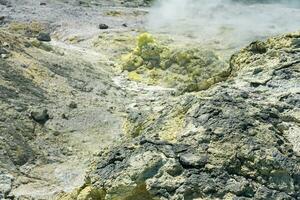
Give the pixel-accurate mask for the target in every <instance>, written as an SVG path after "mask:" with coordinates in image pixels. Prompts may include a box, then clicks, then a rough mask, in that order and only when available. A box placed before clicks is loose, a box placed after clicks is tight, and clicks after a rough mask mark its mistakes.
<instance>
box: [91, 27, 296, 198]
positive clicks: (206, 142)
mask: <svg viewBox="0 0 300 200" xmlns="http://www.w3.org/2000/svg"><path fill="white" fill-rule="evenodd" d="M299 39H300V32H297V33H293V34H288V35H284V36H280V37H276V38H271V39H269V40H267V41H258V42H255V43H252V44H250V45H249V46H248V47H246V48H245V49H243V50H241V51H240V52H239V53H237V54H235V55H233V57H232V59H231V62H230V63H231V66H232V67H233V68H236V69H239V70H238V71H237V72H236V74H235V76H234V77H232V78H231V79H230V80H227V81H225V82H223V83H221V84H218V85H217V86H215V87H213V88H210V89H208V90H206V91H204V92H200V93H196V94H185V95H183V96H181V97H180V98H178V99H177V101H176V102H175V104H174V102H170V104H169V106H166V107H165V109H164V110H163V111H161V112H160V114H159V117H158V118H157V119H156V120H154V121H153V122H152V123H150V124H148V125H147V127H143V128H144V129H146V130H147V131H146V132H145V133H144V134H141V135H140V136H137V137H135V138H134V139H132V140H127V141H124V143H123V144H118V145H114V146H113V147H112V148H110V149H109V150H106V151H102V152H100V153H99V154H98V155H97V156H96V158H95V161H94V163H93V164H92V168H91V171H90V173H88V176H87V177H86V180H87V183H88V185H89V186H88V188H90V187H92V188H95V189H96V190H101V191H105V192H104V193H102V194H101V195H100V196H98V197H97V198H96V199H111V200H113V199H119V200H121V199H142V196H141V194H143V197H144V198H143V199H149V200H150V199H152V200H154V199H176V200H177V199H185V200H186V199H298V198H300V193H299V191H300V167H299V166H300V151H299V150H300V149H299V142H300V141H299V138H300V137H299V133H300V132H299V117H300V115H299V113H300V112H299V111H300V110H299V109H300V107H299V94H300V90H299V88H300V87H299V86H300V85H299V83H300V72H299V69H300V61H299V55H300V51H299V46H298V45H297V44H298V43H297V41H298V40H299ZM274 41H276V43H274ZM274 44H276V45H274ZM176 104H179V105H180V106H182V107H184V114H183V119H182V120H183V121H184V125H183V128H182V130H181V131H180V132H179V133H177V135H176V136H175V137H176V139H174V140H171V141H168V140H165V139H162V138H161V136H160V135H158V134H157V133H158V132H159V130H160V129H161V128H162V127H164V125H166V124H167V123H166V122H165V121H164V120H169V119H168V114H169V113H170V112H172V109H171V108H170V107H172V106H175V105H176ZM173 112H174V111H173ZM167 113H168V114H167ZM149 130H150V131H149ZM151 130H152V131H151ZM297 130H298V131H297Z"/></svg>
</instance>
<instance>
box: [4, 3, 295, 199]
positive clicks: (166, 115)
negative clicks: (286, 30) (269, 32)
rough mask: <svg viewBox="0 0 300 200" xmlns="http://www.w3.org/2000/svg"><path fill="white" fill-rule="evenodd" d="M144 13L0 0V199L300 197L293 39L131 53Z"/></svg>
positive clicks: (131, 7) (176, 43)
mask: <svg viewBox="0 0 300 200" xmlns="http://www.w3.org/2000/svg"><path fill="white" fill-rule="evenodd" d="M149 4H151V2H150V1H142V0H141V1H129V0H128V1H127V0H125V1H117V0H116V1H104V0H101V1H100V0H99V1H88V0H86V1H79V0H78V1H60V0H44V1H32V0H25V1H24V0H23V1H21V0H10V1H9V0H0V11H1V12H0V111H1V115H0V199H114V200H121V199H124V200H125V199H128V200H129V199H130V200H134V199H136V200H147V199H149V200H150V199H153V200H154V199H174V200H175V199H176V200H177V199H178V200H179V199H186V200H188V199H300V192H299V191H300V168H299V166H300V146H299V144H300V127H299V126H300V125H299V123H300V104H299V99H300V90H299V88H300V85H299V84H300V71H299V69H300V60H299V58H300V50H299V49H300V33H299V32H296V33H293V34H287V35H283V36H278V37H274V38H270V39H268V40H265V41H259V42H253V43H251V44H250V45H249V46H248V47H246V48H245V49H243V50H240V51H239V52H238V53H235V54H234V55H232V56H230V55H231V54H232V52H233V51H235V50H236V49H235V48H233V49H228V48H224V50H220V49H213V48H212V47H211V46H201V48H200V47H199V44H200V42H199V43H198V42H196V41H193V40H192V39H191V38H189V37H185V36H183V37H181V36H178V35H176V36H174V37H173V36H172V35H169V34H166V33H159V34H158V33H157V34H154V36H149V37H150V38H152V37H153V38H154V39H153V41H152V39H150V40H151V41H150V40H147V39H146V42H142V43H139V41H140V40H138V41H137V45H136V38H137V36H138V35H140V34H141V33H143V32H145V19H146V17H145V16H146V15H147V13H148V8H147V7H144V6H148V5H149ZM139 6H142V7H139ZM148 39H149V38H148ZM149 41H150V42H149ZM191 44H192V45H193V46H192V48H186V47H189V46H191ZM124 55H125V56H127V57H128V55H129V56H131V57H130V58H132V57H133V56H134V59H133V60H129V61H130V62H128V59H127V61H125V62H124V60H123V59H122V57H123V56H124ZM229 57H231V58H230V60H229ZM158 58H159V59H158ZM137 61H138V62H137ZM128 63H129V64H130V63H133V65H134V66H136V67H135V68H134V69H133V70H128V68H126V67H128ZM137 63H138V64H137ZM153 63H154V64H153ZM155 63H158V64H157V66H159V68H158V69H157V68H155V66H156V65H155ZM154 65H155V66H154ZM165 66H168V67H165ZM197 66H201V67H199V68H197ZM208 66H209V67H208ZM129 67H130V66H129ZM182 68H186V70H182ZM212 68H213V70H212ZM195 70H199V71H196V72H195ZM225 72H226V73H225ZM161 80H163V81H161ZM182 86H183V87H182ZM192 86H193V87H192ZM191 87H192V88H193V89H191V90H188V89H187V88H191ZM191 91H193V92H191Z"/></svg>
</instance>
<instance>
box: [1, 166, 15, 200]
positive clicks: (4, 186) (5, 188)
mask: <svg viewBox="0 0 300 200" xmlns="http://www.w3.org/2000/svg"><path fill="white" fill-rule="evenodd" d="M0 173H1V172H0ZM12 181H13V176H12V175H8V174H4V173H2V174H0V198H1V195H2V198H3V199H5V198H6V197H7V195H8V193H9V192H10V191H11V189H12ZM2 198H1V199H2Z"/></svg>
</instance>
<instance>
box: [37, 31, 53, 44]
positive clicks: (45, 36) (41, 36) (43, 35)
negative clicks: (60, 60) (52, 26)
mask: <svg viewBox="0 0 300 200" xmlns="http://www.w3.org/2000/svg"><path fill="white" fill-rule="evenodd" d="M37 39H38V40H39V41H43V42H50V41H51V37H50V33H44V32H41V33H39V34H38V36H37Z"/></svg>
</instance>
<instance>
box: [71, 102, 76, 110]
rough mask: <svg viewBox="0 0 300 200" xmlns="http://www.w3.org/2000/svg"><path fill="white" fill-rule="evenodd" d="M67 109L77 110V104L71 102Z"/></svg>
mask: <svg viewBox="0 0 300 200" xmlns="http://www.w3.org/2000/svg"><path fill="white" fill-rule="evenodd" d="M69 108H72V109H75V108H77V103H75V102H74V101H72V102H71V103H70V104H69Z"/></svg>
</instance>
